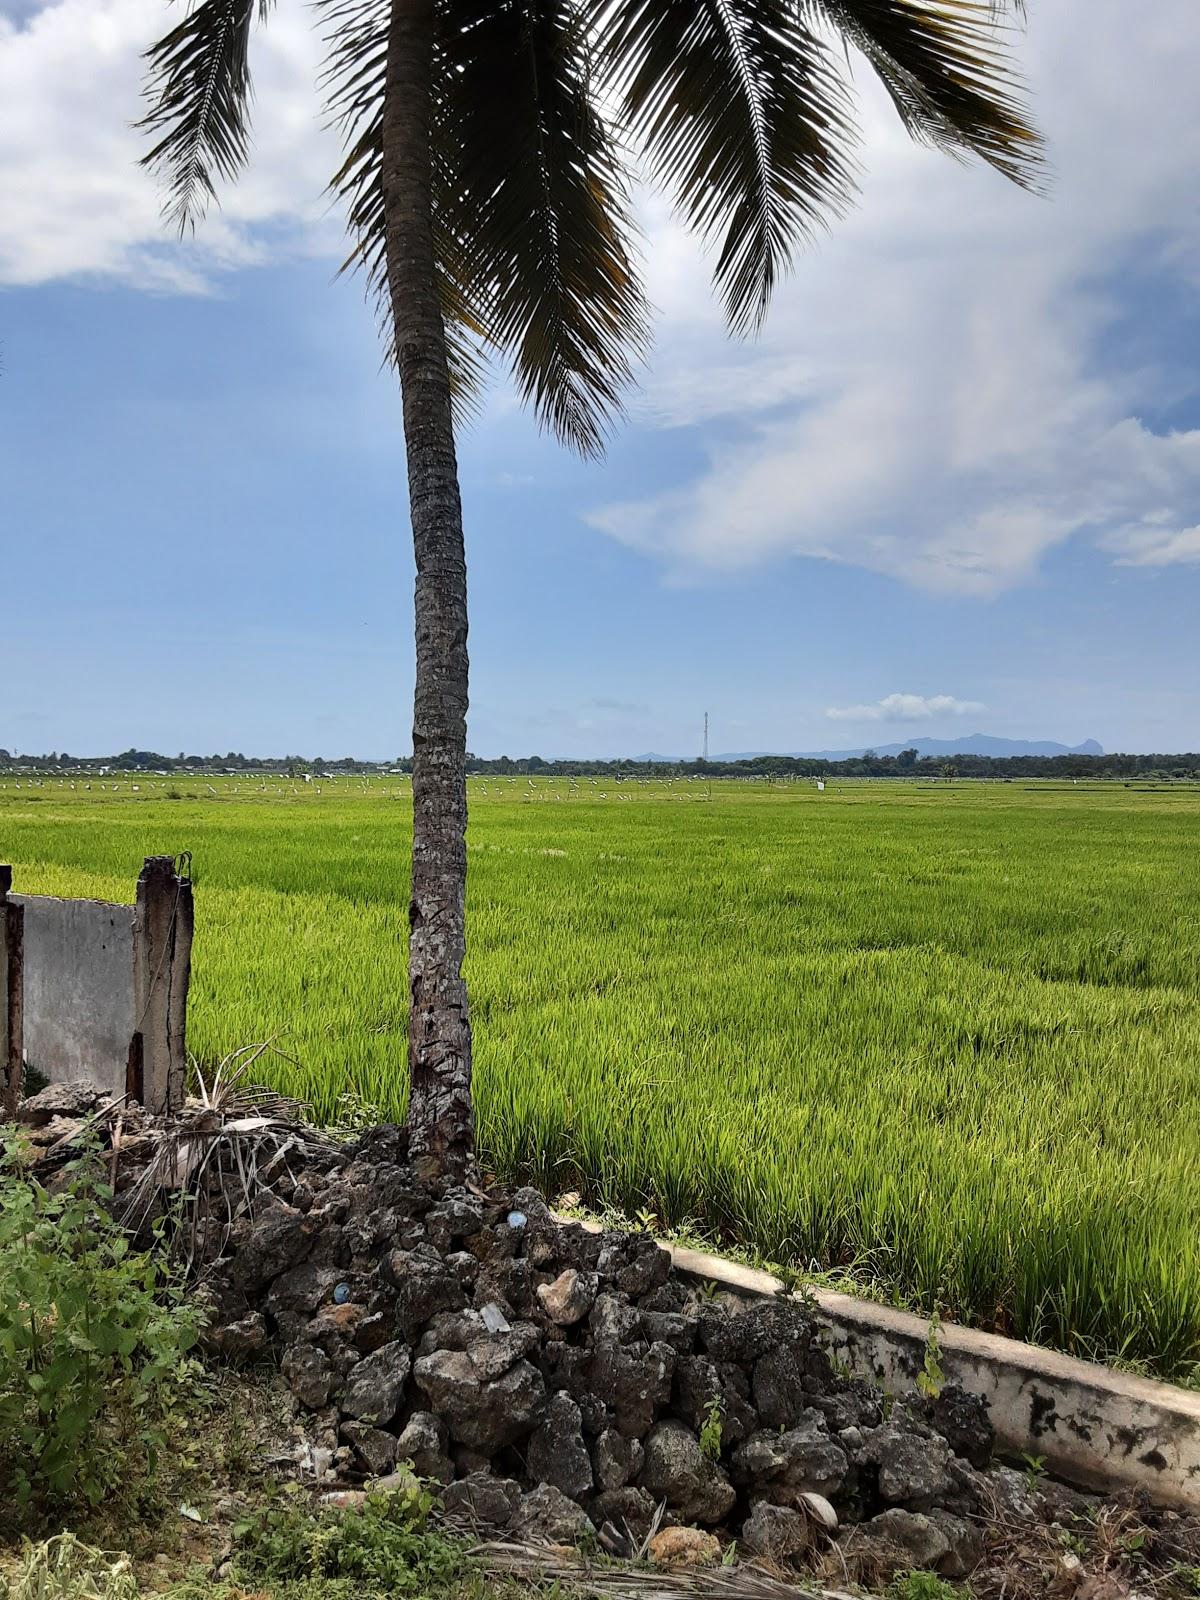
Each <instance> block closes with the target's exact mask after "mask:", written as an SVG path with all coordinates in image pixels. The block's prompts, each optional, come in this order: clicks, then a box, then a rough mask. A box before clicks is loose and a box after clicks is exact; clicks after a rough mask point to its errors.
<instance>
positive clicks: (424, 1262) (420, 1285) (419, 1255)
mask: <svg viewBox="0 0 1200 1600" xmlns="http://www.w3.org/2000/svg"><path fill="white" fill-rule="evenodd" d="M384 1275H385V1277H386V1278H387V1279H388V1281H389V1282H390V1283H391V1284H392V1286H393V1287H394V1288H395V1290H396V1326H397V1327H398V1328H399V1329H400V1331H401V1332H402V1333H404V1334H405V1335H406V1336H409V1337H411V1336H412V1335H413V1334H415V1333H416V1331H417V1329H418V1328H419V1327H420V1326H421V1324H422V1323H423V1322H428V1321H429V1319H430V1317H432V1316H434V1315H435V1314H436V1313H437V1312H439V1311H458V1310H461V1309H462V1307H463V1306H465V1305H466V1303H467V1296H466V1291H465V1290H464V1288H463V1286H462V1284H461V1283H460V1282H459V1280H458V1279H457V1278H456V1277H455V1275H454V1273H453V1271H452V1270H451V1269H450V1268H449V1267H447V1265H446V1263H445V1261H444V1259H443V1258H442V1257H441V1256H440V1255H439V1254H438V1252H437V1251H436V1250H435V1249H434V1248H433V1246H432V1245H430V1244H424V1245H418V1246H417V1247H416V1248H415V1249H413V1250H393V1251H392V1253H391V1255H389V1256H388V1258H387V1263H386V1266H385V1269H384Z"/></svg>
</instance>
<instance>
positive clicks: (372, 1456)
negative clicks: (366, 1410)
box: [342, 1422, 396, 1478]
mask: <svg viewBox="0 0 1200 1600" xmlns="http://www.w3.org/2000/svg"><path fill="white" fill-rule="evenodd" d="M342 1438H343V1439H345V1441H346V1443H347V1444H349V1445H352V1446H353V1448H354V1451H355V1454H356V1455H357V1456H358V1457H359V1459H360V1460H361V1461H362V1463H363V1465H364V1466H365V1467H366V1469H367V1471H368V1472H369V1473H370V1474H371V1476H372V1477H373V1478H380V1477H382V1476H383V1475H384V1473H386V1472H390V1471H391V1469H392V1467H393V1466H394V1464H395V1461H396V1436H395V1434H393V1433H385V1432H384V1430H383V1429H382V1428H374V1427H372V1426H371V1424H370V1423H369V1422H345V1423H343V1424H342Z"/></svg>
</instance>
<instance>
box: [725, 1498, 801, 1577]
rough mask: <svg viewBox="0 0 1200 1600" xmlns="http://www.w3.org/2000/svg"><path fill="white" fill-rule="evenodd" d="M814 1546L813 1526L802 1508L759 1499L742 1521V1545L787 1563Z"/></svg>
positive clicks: (754, 1553)
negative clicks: (793, 1508)
mask: <svg viewBox="0 0 1200 1600" xmlns="http://www.w3.org/2000/svg"><path fill="white" fill-rule="evenodd" d="M812 1546H813V1530H812V1527H811V1525H810V1522H809V1519H808V1518H807V1517H806V1516H805V1515H804V1513H803V1512H802V1511H793V1510H792V1509H791V1508H790V1507H789V1506H776V1505H772V1504H771V1503H770V1502H769V1501H767V1500H759V1501H758V1502H757V1503H756V1504H755V1505H754V1506H753V1507H752V1509H751V1512H750V1515H749V1516H748V1517H747V1518H746V1520H745V1522H744V1523H743V1524H742V1536H741V1538H740V1539H739V1540H738V1549H739V1550H740V1551H744V1552H745V1554H747V1555H751V1556H760V1557H762V1558H763V1559H764V1560H766V1561H773V1562H775V1563H776V1565H777V1566H783V1565H784V1564H785V1563H786V1562H788V1561H790V1560H791V1558H792V1557H793V1556H798V1555H801V1554H803V1553H804V1551H806V1550H810V1549H811V1548H812Z"/></svg>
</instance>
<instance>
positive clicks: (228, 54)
mask: <svg viewBox="0 0 1200 1600" xmlns="http://www.w3.org/2000/svg"><path fill="white" fill-rule="evenodd" d="M268 6H269V0H200V4H199V5H197V6H195V7H194V8H193V9H192V10H191V11H189V12H188V14H187V16H186V17H184V19H183V21H182V22H181V23H179V25H178V26H177V27H175V28H172V29H171V31H170V32H169V33H167V34H164V36H163V37H162V38H161V39H159V41H158V42H157V44H154V45H152V46H151V48H150V49H149V50H148V51H147V52H146V59H147V61H148V62H149V63H150V65H149V70H148V73H147V77H146V84H145V97H146V99H147V100H148V101H149V102H150V110H149V112H148V113H147V115H146V116H145V117H144V118H143V119H142V121H141V122H140V123H139V124H138V126H139V127H142V128H146V129H148V130H149V131H150V132H151V133H152V134H161V136H162V137H161V138H160V139H159V140H158V143H157V144H155V146H154V148H153V149H152V150H151V151H150V152H149V154H148V155H145V156H143V157H142V163H141V164H142V165H143V166H145V167H151V168H154V169H156V170H157V171H159V172H161V173H162V174H163V177H164V179H165V181H166V185H167V201H166V205H165V208H164V209H165V211H166V215H167V217H168V218H169V219H170V220H171V221H172V222H173V223H174V225H175V226H176V227H177V228H178V229H179V231H180V232H181V233H182V232H183V231H184V230H185V229H186V228H188V227H189V226H192V227H194V226H195V224H196V222H197V220H198V219H199V217H201V216H202V215H203V213H204V211H205V209H206V207H207V205H208V202H209V201H210V200H213V199H215V198H216V192H217V191H216V180H217V179H218V178H220V179H223V180H225V181H226V182H228V181H229V180H231V179H233V178H235V177H236V176H237V175H238V173H239V172H240V171H241V169H242V168H243V167H244V166H245V164H246V157H247V155H248V153H249V148H250V116H249V108H250V67H249V45H250V28H251V24H252V22H253V20H254V15H255V12H256V11H257V12H258V14H259V15H260V16H262V17H265V15H266V12H267V9H268Z"/></svg>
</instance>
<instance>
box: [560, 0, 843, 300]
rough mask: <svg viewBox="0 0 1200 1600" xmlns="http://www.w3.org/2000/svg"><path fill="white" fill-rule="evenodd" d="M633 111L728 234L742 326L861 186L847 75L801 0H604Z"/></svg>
mask: <svg viewBox="0 0 1200 1600" xmlns="http://www.w3.org/2000/svg"><path fill="white" fill-rule="evenodd" d="M590 9H591V12H592V17H593V22H594V25H595V28H596V33H597V37H598V38H599V40H600V56H599V67H600V71H601V74H602V78H603V80H604V83H605V86H606V89H608V90H609V91H611V92H613V93H615V95H616V97H617V100H618V103H619V105H620V107H621V116H622V122H623V125H624V126H625V127H626V128H627V129H628V131H629V134H630V136H631V137H632V138H633V139H634V140H635V141H636V142H637V143H638V144H639V145H640V146H641V147H642V148H643V149H644V151H645V152H646V155H647V156H648V158H649V161H650V164H651V166H652V168H653V170H654V172H655V174H656V176H657V177H658V178H660V179H661V180H662V181H663V182H664V183H665V184H666V185H667V187H668V188H669V189H671V190H672V191H673V192H674V194H675V196H676V199H677V202H678V205H679V208H680V210H681V213H682V215H683V216H684V218H685V219H686V220H687V222H688V223H689V224H690V225H691V226H693V227H694V228H696V230H697V231H698V232H699V233H700V234H701V236H702V237H704V238H705V239H707V240H719V252H718V256H717V262H716V267H715V279H716V284H717V288H718V290H719V291H720V293H721V295H722V298H723V300H724V303H725V308H726V311H727V313H728V316H729V320H730V322H731V323H732V324H733V325H734V327H735V328H738V329H741V330H747V329H751V328H754V327H756V326H757V325H758V324H759V323H760V322H761V320H762V318H763V316H764V315H765V313H766V309H767V304H768V302H769V300H770V297H771V291H772V289H773V288H774V285H775V283H776V282H777V280H778V278H779V276H780V274H781V273H782V272H783V271H784V270H785V269H786V268H787V266H788V265H789V263H790V261H791V259H792V256H793V253H794V251H795V248H796V246H797V244H798V243H799V242H801V241H802V240H803V239H805V238H806V237H807V236H808V235H810V234H811V233H812V232H813V230H814V229H815V228H817V227H818V226H820V225H821V224H823V223H824V222H825V221H826V220H827V219H828V218H830V217H831V216H836V215H838V214H840V213H841V212H842V210H843V209H844V208H845V206H846V205H847V203H848V201H849V199H850V196H851V194H852V192H853V188H854V184H853V176H852V164H851V160H850V157H849V151H850V150H851V149H852V147H853V144H854V132H853V127H852V124H851V121H850V116H849V106H848V96H847V91H846V87H845V83H844V81H843V79H842V77H841V75H840V73H839V72H838V71H837V69H836V68H835V67H834V65H833V63H832V61H831V59H830V56H829V53H828V50H827V48H826V46H825V44H824V43H823V42H822V41H821V40H820V39H819V38H818V37H817V35H816V34H815V33H814V32H813V31H812V30H811V29H809V28H808V27H807V26H806V25H805V23H804V22H803V20H802V18H801V17H800V16H799V14H798V12H797V8H796V5H795V0H591V7H590Z"/></svg>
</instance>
